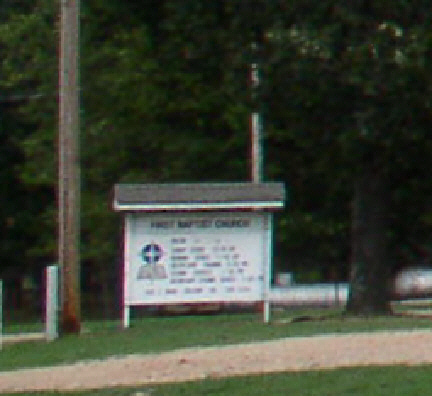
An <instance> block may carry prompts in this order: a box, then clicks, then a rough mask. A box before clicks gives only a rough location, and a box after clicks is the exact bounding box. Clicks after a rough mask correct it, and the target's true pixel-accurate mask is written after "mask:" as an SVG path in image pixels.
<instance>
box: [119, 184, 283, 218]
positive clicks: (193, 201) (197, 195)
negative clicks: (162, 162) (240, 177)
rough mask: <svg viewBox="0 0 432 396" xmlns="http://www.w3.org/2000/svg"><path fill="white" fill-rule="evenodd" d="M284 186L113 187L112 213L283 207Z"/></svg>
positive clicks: (187, 185) (133, 185)
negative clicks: (114, 211)
mask: <svg viewBox="0 0 432 396" xmlns="http://www.w3.org/2000/svg"><path fill="white" fill-rule="evenodd" d="M284 202H285V188H284V184H283V183H278V182H267V183H250V182H239V183H167V184H116V185H115V186H114V202H113V207H114V210H117V211H166V210H171V211H175V210H194V211H198V210H253V209H263V210H265V209H266V210H269V209H277V208H282V207H283V206H284Z"/></svg>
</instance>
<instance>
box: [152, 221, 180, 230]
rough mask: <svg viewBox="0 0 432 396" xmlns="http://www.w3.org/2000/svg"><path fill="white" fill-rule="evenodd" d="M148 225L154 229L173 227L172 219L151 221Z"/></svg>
mask: <svg viewBox="0 0 432 396" xmlns="http://www.w3.org/2000/svg"><path fill="white" fill-rule="evenodd" d="M150 227H151V228H156V229H168V228H173V227H174V221H152V222H151V225H150Z"/></svg>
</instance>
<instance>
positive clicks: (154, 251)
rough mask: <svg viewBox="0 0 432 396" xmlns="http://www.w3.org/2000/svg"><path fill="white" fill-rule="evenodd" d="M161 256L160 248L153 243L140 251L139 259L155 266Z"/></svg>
mask: <svg viewBox="0 0 432 396" xmlns="http://www.w3.org/2000/svg"><path fill="white" fill-rule="evenodd" d="M162 254H163V252H162V248H161V247H160V246H159V245H156V244H155V243H150V244H148V245H146V246H144V247H143V248H142V250H141V257H142V259H143V260H144V261H145V262H146V263H147V264H156V263H157V262H158V261H159V260H160V259H161V258H162Z"/></svg>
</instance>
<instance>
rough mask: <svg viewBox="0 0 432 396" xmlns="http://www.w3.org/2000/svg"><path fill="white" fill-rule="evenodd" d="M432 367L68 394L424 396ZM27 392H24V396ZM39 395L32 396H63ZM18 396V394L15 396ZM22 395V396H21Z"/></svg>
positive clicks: (301, 374)
mask: <svg viewBox="0 0 432 396" xmlns="http://www.w3.org/2000/svg"><path fill="white" fill-rule="evenodd" d="M431 385H432V367H431V366H419V367H401V366H395V367H363V368H348V369H338V370H321V371H308V372H298V373H282V374H271V375H261V376H247V377H235V378H226V379H218V380H203V381H196V382H185V383H177V384H168V385H155V386H146V387H139V388H114V389H103V390H92V391H86V392H70V393H69V392H68V393H67V395H70V396H78V395H80V396H89V395H93V396H185V395H187V396H195V395H196V396H198V395H200V396H201V395H211V396H233V395H235V396H261V395H269V396H279V395H281V396H285V395H289V396H334V395H337V396H408V395H409V396H425V395H429V394H430V393H431ZM25 394H27V395H28V393H21V395H25ZM60 394H64V393H61V392H59V393H57V392H37V393H32V395H44V396H48V395H50V396H52V395H60ZM15 395H17V394H16V393H15ZM18 395H20V394H18Z"/></svg>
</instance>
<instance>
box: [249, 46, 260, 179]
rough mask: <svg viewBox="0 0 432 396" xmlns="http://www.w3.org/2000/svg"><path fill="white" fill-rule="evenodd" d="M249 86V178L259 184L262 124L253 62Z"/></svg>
mask: <svg viewBox="0 0 432 396" xmlns="http://www.w3.org/2000/svg"><path fill="white" fill-rule="evenodd" d="M257 47H258V45H257V43H256V42H255V43H253V44H252V51H253V52H254V53H256V52H258V48H257ZM250 76H251V84H252V99H253V106H254V109H253V111H252V113H251V116H250V125H251V142H252V144H251V176H252V182H254V183H261V182H262V181H263V154H262V136H263V124H262V118H261V114H260V112H259V102H260V98H259V85H260V76H259V65H258V62H257V61H255V62H254V63H252V64H251V71H250Z"/></svg>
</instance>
